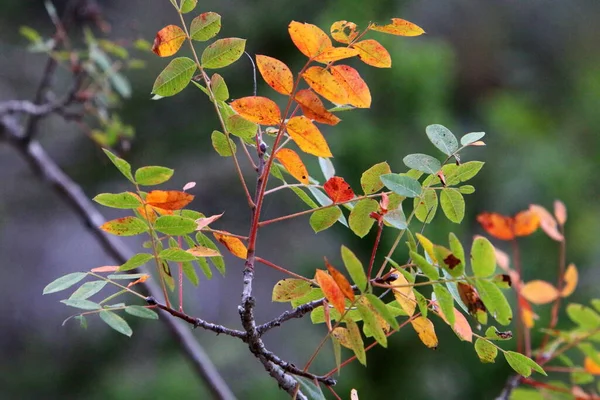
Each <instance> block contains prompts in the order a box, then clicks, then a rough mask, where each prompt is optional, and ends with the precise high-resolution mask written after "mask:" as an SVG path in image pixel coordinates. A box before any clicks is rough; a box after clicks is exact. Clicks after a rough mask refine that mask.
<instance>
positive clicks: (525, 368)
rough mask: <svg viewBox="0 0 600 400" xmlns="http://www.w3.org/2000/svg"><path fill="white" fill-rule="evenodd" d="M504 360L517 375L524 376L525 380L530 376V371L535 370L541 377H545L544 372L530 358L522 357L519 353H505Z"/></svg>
mask: <svg viewBox="0 0 600 400" xmlns="http://www.w3.org/2000/svg"><path fill="white" fill-rule="evenodd" d="M504 358H506V361H507V362H508V364H509V365H510V366H511V367H512V369H514V370H515V371H516V372H517V373H518V374H520V375H522V376H524V377H525V378H527V377H529V375H531V370H532V369H533V370H535V371H537V372H539V373H540V374H542V375H547V374H546V372H544V370H543V369H542V367H540V366H539V365H538V364H537V363H536V362H535V361H533V360H532V359H531V358H529V357H526V356H524V355H523V354H521V353H517V352H514V351H505V352H504Z"/></svg>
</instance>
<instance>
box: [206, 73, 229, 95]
mask: <svg viewBox="0 0 600 400" xmlns="http://www.w3.org/2000/svg"><path fill="white" fill-rule="evenodd" d="M210 88H211V90H212V92H213V94H214V95H215V100H217V101H226V100H227V99H229V88H228V87H227V84H226V83H225V79H223V77H222V76H221V75H219V74H213V76H212V77H211V78H210Z"/></svg>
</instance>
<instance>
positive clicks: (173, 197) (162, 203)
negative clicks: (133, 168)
mask: <svg viewBox="0 0 600 400" xmlns="http://www.w3.org/2000/svg"><path fill="white" fill-rule="evenodd" d="M192 200H194V196H193V195H191V194H189V193H186V192H180V191H178V190H153V191H151V192H150V193H148V195H146V204H148V205H150V206H152V207H156V208H160V209H163V210H181V209H182V208H183V207H185V206H187V205H188V204H190V203H191V202H192Z"/></svg>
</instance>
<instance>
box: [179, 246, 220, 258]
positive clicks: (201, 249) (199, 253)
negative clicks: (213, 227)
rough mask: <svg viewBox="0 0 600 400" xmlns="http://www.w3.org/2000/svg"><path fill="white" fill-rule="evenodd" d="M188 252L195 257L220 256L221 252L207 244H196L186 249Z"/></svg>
mask: <svg viewBox="0 0 600 400" xmlns="http://www.w3.org/2000/svg"><path fill="white" fill-rule="evenodd" d="M186 252H187V253H190V254H191V255H193V256H194V257H220V256H221V253H219V252H218V251H217V250H214V249H211V248H209V247H205V246H195V247H192V248H190V249H187V250H186Z"/></svg>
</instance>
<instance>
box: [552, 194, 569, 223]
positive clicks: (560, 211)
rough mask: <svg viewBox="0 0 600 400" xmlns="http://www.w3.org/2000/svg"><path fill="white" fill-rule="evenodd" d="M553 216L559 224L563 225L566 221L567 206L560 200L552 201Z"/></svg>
mask: <svg viewBox="0 0 600 400" xmlns="http://www.w3.org/2000/svg"><path fill="white" fill-rule="evenodd" d="M554 216H555V217H556V220H557V221H558V223H559V224H560V225H564V224H565V222H567V207H565V204H564V203H563V202H562V201H560V200H555V201H554Z"/></svg>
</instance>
